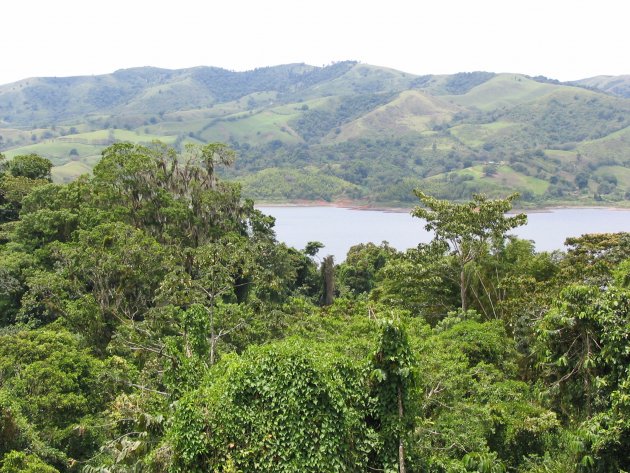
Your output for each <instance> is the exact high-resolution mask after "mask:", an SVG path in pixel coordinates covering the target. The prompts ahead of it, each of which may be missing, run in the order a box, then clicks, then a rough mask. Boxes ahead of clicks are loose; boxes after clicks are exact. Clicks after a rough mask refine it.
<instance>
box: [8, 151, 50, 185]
mask: <svg viewBox="0 0 630 473" xmlns="http://www.w3.org/2000/svg"><path fill="white" fill-rule="evenodd" d="M8 166H9V172H10V173H11V175H12V176H14V177H19V176H22V177H27V178H29V179H45V180H47V181H49V182H50V181H51V180H52V179H51V176H50V170H51V168H52V163H51V162H50V160H48V159H46V158H42V157H41V156H39V155H37V154H25V155H18V156H15V157H14V158H13V159H12V160H11V161H10V162H9V164H8Z"/></svg>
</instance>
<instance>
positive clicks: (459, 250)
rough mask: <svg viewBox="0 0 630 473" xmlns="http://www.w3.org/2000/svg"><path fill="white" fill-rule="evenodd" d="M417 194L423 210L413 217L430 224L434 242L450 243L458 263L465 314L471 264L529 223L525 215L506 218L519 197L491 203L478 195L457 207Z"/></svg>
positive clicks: (414, 211) (415, 210)
mask: <svg viewBox="0 0 630 473" xmlns="http://www.w3.org/2000/svg"><path fill="white" fill-rule="evenodd" d="M414 193H415V194H416V196H417V197H418V199H420V203H421V206H419V207H416V208H415V209H414V210H413V211H412V215H413V216H414V217H418V218H422V219H424V220H425V221H426V222H427V223H426V225H425V226H424V228H425V229H426V230H427V231H432V232H434V240H437V241H444V242H446V243H448V244H449V245H450V247H451V250H452V251H453V254H454V255H455V257H456V259H457V264H458V268H459V275H460V276H459V287H460V299H461V307H462V309H463V310H464V311H465V310H467V308H468V301H467V295H466V293H467V289H468V284H469V278H468V276H467V274H466V268H467V266H468V264H469V263H471V262H473V261H476V260H477V259H478V258H479V257H480V256H481V255H483V254H485V253H487V252H488V251H489V250H490V249H491V246H493V247H495V248H496V247H498V246H499V245H500V244H501V243H503V240H504V239H505V237H506V234H507V232H508V231H509V230H511V229H513V228H516V227H518V226H520V225H524V224H525V223H526V222H527V216H526V215H525V214H517V215H513V216H511V217H508V216H506V215H505V214H506V213H507V212H509V211H510V210H511V209H512V201H514V200H515V199H516V198H518V196H519V195H518V194H516V193H515V194H512V195H510V196H508V197H506V198H505V199H497V200H490V199H488V198H487V197H486V196H484V195H480V194H475V195H474V196H473V198H472V200H471V201H469V202H465V203H455V202H449V201H446V200H439V199H436V198H435V197H431V196H429V195H427V194H425V193H424V192H422V191H420V190H415V191H414Z"/></svg>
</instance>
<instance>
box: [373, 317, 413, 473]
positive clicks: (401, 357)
mask: <svg viewBox="0 0 630 473" xmlns="http://www.w3.org/2000/svg"><path fill="white" fill-rule="evenodd" d="M413 365H414V359H413V354H412V351H411V348H410V346H409V341H408V339H407V333H406V331H405V328H404V326H403V325H402V323H401V322H400V320H399V319H398V318H393V319H389V320H383V321H381V332H380V335H379V340H378V346H377V348H376V351H375V353H374V356H373V361H372V366H373V371H372V377H373V379H374V391H375V395H376V399H377V402H378V415H379V420H380V423H381V436H382V439H383V443H384V458H383V460H384V463H385V466H386V468H385V470H386V471H388V469H387V467H391V465H392V464H397V465H398V471H399V473H405V472H406V471H407V470H406V466H405V465H406V464H405V448H406V447H405V438H406V437H407V435H408V433H409V432H410V431H411V425H409V419H411V418H412V417H413V416H412V415H411V414H410V413H409V412H407V409H408V407H409V404H411V403H410V402H409V393H410V391H411V389H410V388H411V386H412V385H413V382H414V377H413ZM394 452H395V453H394ZM396 458H397V461H395V460H394V459H396Z"/></svg>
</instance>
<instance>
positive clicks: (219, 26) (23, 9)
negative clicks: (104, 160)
mask: <svg viewBox="0 0 630 473" xmlns="http://www.w3.org/2000/svg"><path fill="white" fill-rule="evenodd" d="M1 12H2V20H1V22H0V35H1V37H2V49H1V53H2V54H1V55H0V84H4V83H8V82H13V81H16V80H19V79H24V78H27V77H33V76H69V75H89V74H104V73H109V72H113V71H115V70H117V69H122V68H128V67H136V66H157V67H165V68H180V67H191V66H199V65H206V66H219V67H224V68H227V69H234V70H247V69H253V68H255V67H261V66H270V65H277V64H285V63H291V62H305V63H308V64H313V65H319V66H321V65H324V64H329V63H331V62H333V61H340V60H345V59H354V60H358V61H361V62H364V63H368V64H374V65H379V66H387V67H392V68H395V69H400V70H403V71H406V72H410V73H414V74H440V73H454V72H461V71H475V70H485V71H492V72H519V73H524V74H529V75H539V74H542V75H545V76H548V77H552V78H555V79H559V80H572V79H579V78H585V77H590V76H594V75H600V74H612V75H618V74H630V27H629V25H630V23H629V18H630V1H629V0H597V1H595V0H588V1H587V0H521V1H514V0H415V1H411V0H410V1H406V0H380V1H373V0H363V1H358V0H317V1H314V0H222V1H216V0H175V1H164V0H107V1H101V0H3V1H2V6H1Z"/></svg>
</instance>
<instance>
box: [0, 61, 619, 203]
mask: <svg viewBox="0 0 630 473" xmlns="http://www.w3.org/2000/svg"><path fill="white" fill-rule="evenodd" d="M628 91H630V86H629V81H628V76H619V77H608V76H599V77H595V78H591V79H584V80H582V81H576V82H574V83H559V82H558V81H554V80H550V79H546V78H543V77H535V78H532V77H528V76H524V75H521V74H506V73H504V74H494V73H491V72H470V73H459V74H453V75H426V76H416V75H413V74H408V73H405V72H401V71H396V70H392V69H388V68H383V67H377V66H372V65H367V64H360V63H357V62H353V61H345V62H339V63H335V64H332V65H329V66H325V67H314V66H309V65H305V64H288V65H282V66H275V67H266V68H260V69H256V70H252V71H247V72H234V71H227V70H224V69H219V68H214V67H196V68H190V69H181V70H166V69H158V68H150V67H144V68H135V69H127V70H120V71H116V72H114V73H112V74H108V75H102V76H85V77H68V78H31V79H25V80H22V81H19V82H16V83H13V84H7V85H2V86H0V151H2V152H3V153H4V154H5V155H6V156H7V157H8V158H11V157H13V156H16V155H19V154H27V153H38V154H41V155H43V156H46V157H48V158H49V159H51V160H52V162H53V164H54V165H55V167H54V169H53V176H54V178H55V179H56V180H58V181H61V182H62V181H68V180H71V179H73V178H75V177H76V176H77V175H79V174H82V173H85V172H86V171H89V170H90V169H92V167H93V166H94V165H95V164H96V163H97V162H98V160H99V157H100V151H101V150H102V149H103V148H104V147H105V146H107V145H109V144H111V143H114V142H118V141H131V142H134V143H141V144H147V145H148V144H150V143H151V142H153V141H155V140H160V141H163V142H165V143H168V144H170V145H172V146H174V147H175V148H177V149H181V147H182V146H183V145H184V144H186V143H189V142H190V143H206V142H214V141H220V142H225V143H228V144H229V145H230V146H231V147H233V148H234V149H235V150H236V151H237V153H238V156H239V157H238V160H237V162H236V165H235V167H234V168H232V169H230V170H229V171H227V172H225V175H226V177H227V178H230V179H236V180H238V181H240V182H241V183H242V185H243V191H244V193H245V195H248V196H251V197H256V198H263V199H265V200H269V201H279V202H281V201H288V200H296V199H306V200H311V199H316V200H322V199H323V200H329V201H334V200H340V199H343V200H348V199H351V200H361V201H364V202H368V203H374V204H377V203H380V204H383V203H388V204H402V205H407V204H408V203H410V202H413V200H414V199H415V198H414V197H413V195H412V194H411V190H412V189H413V188H415V187H422V188H424V189H426V190H427V191H430V192H433V193H435V194H436V195H438V196H440V197H442V198H455V199H458V198H467V197H470V195H471V194H472V193H474V192H485V193H488V194H490V195H501V194H506V193H509V192H512V191H519V192H521V194H522V196H523V202H524V203H525V205H534V206H540V205H548V204H566V203H569V204H576V203H577V204H592V203H595V202H603V203H607V204H611V203H613V204H614V205H625V203H628V202H629V201H630V187H629V182H628V181H629V180H630V179H628V178H627V176H626V175H627V174H629V170H630V147H629V146H628V141H627V140H628V138H627V137H628V135H630V128H629V127H630V98H629V94H628ZM306 183H308V184H306Z"/></svg>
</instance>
